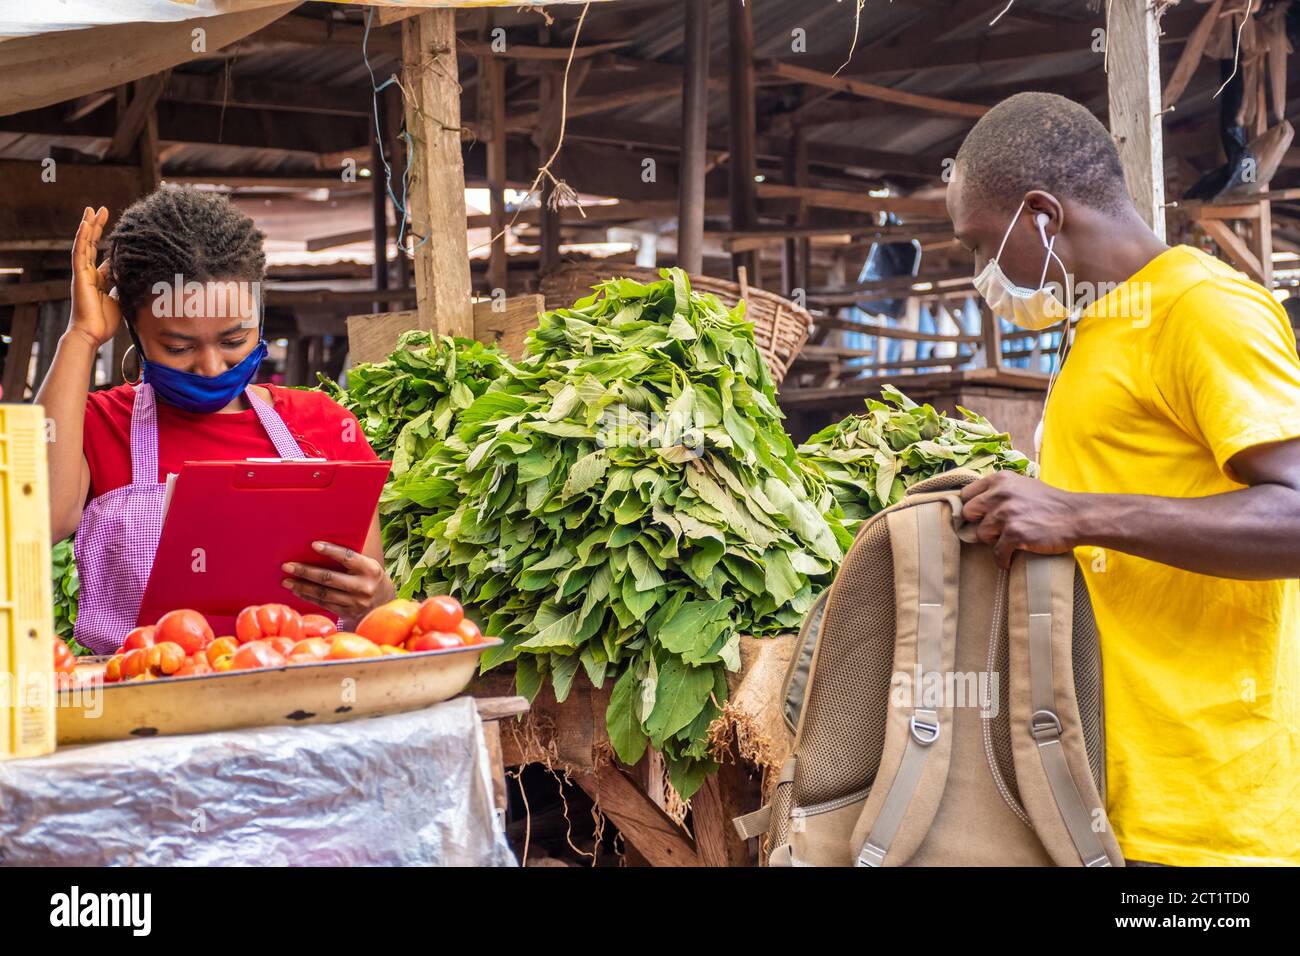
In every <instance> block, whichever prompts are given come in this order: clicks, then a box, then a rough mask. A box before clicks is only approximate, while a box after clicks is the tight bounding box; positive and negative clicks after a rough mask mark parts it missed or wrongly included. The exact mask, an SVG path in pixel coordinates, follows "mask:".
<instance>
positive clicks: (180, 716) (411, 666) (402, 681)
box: [57, 596, 502, 744]
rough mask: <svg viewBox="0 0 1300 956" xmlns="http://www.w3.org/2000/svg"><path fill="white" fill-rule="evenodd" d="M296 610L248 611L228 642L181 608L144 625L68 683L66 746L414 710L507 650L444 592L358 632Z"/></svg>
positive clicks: (62, 725) (375, 614)
mask: <svg viewBox="0 0 1300 956" xmlns="http://www.w3.org/2000/svg"><path fill="white" fill-rule="evenodd" d="M434 601H436V602H437V604H432V603H431V602H434ZM250 612H251V613H250ZM286 612H287V613H286ZM296 614H297V612H295V611H293V610H292V609H291V608H288V607H286V606H284V605H260V606H255V607H253V608H245V609H244V611H243V612H241V614H240V617H239V618H238V619H237V623H236V631H237V634H236V635H229V636H223V637H217V636H216V635H213V634H212V633H211V629H210V628H208V629H207V630H206V631H205V630H204V629H205V628H206V621H204V620H203V618H202V615H199V614H197V612H194V611H189V610H185V609H181V610H178V611H173V612H170V613H169V614H166V615H164V616H163V617H162V618H161V619H160V620H159V622H158V624H157V625H155V626H153V627H151V628H137V629H136V630H135V631H132V632H131V634H130V635H128V637H127V639H126V641H125V642H124V643H123V646H122V648H120V649H119V652H118V653H117V654H114V655H111V656H107V657H98V658H82V659H81V660H80V661H79V662H78V665H77V667H76V670H75V672H74V673H73V674H72V675H69V676H68V677H67V678H65V679H64V680H61V682H60V687H61V690H60V692H59V709H58V712H57V722H58V740H59V743H60V744H81V743H94V742H98V741H106V740H122V739H127V738H130V737H152V736H155V735H159V734H193V733H205V732H210V731H217V730H232V729H235V728H238V727H257V726H266V725H273V724H281V725H283V724H309V723H334V722H337V721H342V720H352V719H356V718H359V717H374V716H380V715H383V714H393V713H400V712H402V711H407V710H415V709H418V708H421V707H428V706H430V705H432V704H436V703H438V702H439V701H443V700H447V699H449V698H451V697H455V696H456V695H457V694H459V693H461V692H462V691H464V690H465V688H466V687H468V686H469V683H470V681H471V680H472V679H473V677H474V672H475V670H477V668H478V663H479V657H480V655H481V654H482V653H483V652H484V651H486V650H488V649H489V648H492V647H496V646H498V645H500V644H501V643H502V642H501V641H500V640H499V639H497V638H488V637H483V636H482V635H481V634H479V633H478V628H477V627H476V626H474V625H473V622H472V621H470V620H469V619H468V618H464V617H463V612H462V611H461V609H460V605H459V604H457V603H456V602H455V601H454V599H452V598H447V597H443V596H439V597H438V598H430V599H428V600H426V601H424V602H415V601H393V602H390V603H389V604H386V605H384V606H382V607H380V608H376V609H375V610H374V611H372V612H371V613H370V614H369V615H367V617H366V618H365V619H363V620H362V621H361V623H360V624H359V625H358V626H357V629H356V631H355V632H346V633H340V632H336V631H331V630H326V629H325V627H324V625H322V624H321V623H320V621H307V620H305V618H300V619H298V620H296V621H295V620H294V615H296ZM312 616H313V615H307V617H312ZM321 621H324V622H325V624H329V625H330V627H332V624H331V623H330V622H329V621H328V619H325V618H321ZM422 621H423V623H424V625H430V624H437V625H438V626H439V627H448V628H449V629H448V630H433V629H432V628H431V627H428V626H422V623H421V622H422ZM462 621H463V622H464V624H465V625H467V626H465V627H463V628H461V627H460V626H459V625H460V624H461V622H462ZM304 634H305V635H307V636H304Z"/></svg>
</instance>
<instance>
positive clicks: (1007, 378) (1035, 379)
mask: <svg viewBox="0 0 1300 956" xmlns="http://www.w3.org/2000/svg"><path fill="white" fill-rule="evenodd" d="M942 363H943V360H938V361H936V362H935V363H934V364H936V365H940V364H942ZM885 382H890V383H892V384H895V385H901V386H902V387H903V388H904V389H906V390H908V391H912V390H918V391H919V390H920V389H922V388H931V387H936V386H938V387H950V386H959V385H1006V386H1010V387H1012V388H1021V389H1025V390H1029V391H1036V392H1041V391H1043V390H1044V389H1045V388H1046V387H1047V374H1046V373H1044V372H1030V371H1027V370H1025V369H1012V368H1004V369H992V368H971V369H961V370H959V371H952V372H933V373H928V374H920V375H907V376H903V375H882V376H875V377H871V378H859V379H853V380H852V381H850V382H846V383H845V384H844V385H842V386H837V387H834V388H783V389H781V392H780V394H779V395H778V399H779V402H780V404H781V406H782V407H798V406H801V405H817V406H831V405H834V404H838V403H841V402H853V403H857V404H859V405H860V403H861V401H862V399H863V398H866V397H869V396H874V395H878V394H880V386H881V385H882V384H883V383H885Z"/></svg>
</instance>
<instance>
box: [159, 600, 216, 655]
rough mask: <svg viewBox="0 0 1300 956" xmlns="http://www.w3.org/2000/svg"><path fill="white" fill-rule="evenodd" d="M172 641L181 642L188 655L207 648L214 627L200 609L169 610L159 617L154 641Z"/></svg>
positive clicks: (174, 642) (210, 641)
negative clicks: (209, 624) (210, 625)
mask: <svg viewBox="0 0 1300 956" xmlns="http://www.w3.org/2000/svg"><path fill="white" fill-rule="evenodd" d="M164 641H171V642H172V643H173V644H179V645H180V646H181V648H182V649H183V650H184V651H185V654H186V656H188V655H190V654H196V653H198V652H199V651H202V650H205V649H206V648H207V646H208V645H209V644H211V643H212V628H211V627H209V626H208V621H207V618H205V617H204V616H203V615H202V614H200V613H199V612H198V611H190V610H180V611H168V612H167V613H166V614H164V615H163V616H162V617H161V618H159V619H158V626H157V628H156V629H155V630H154V643H156V644H161V643H163V642H164Z"/></svg>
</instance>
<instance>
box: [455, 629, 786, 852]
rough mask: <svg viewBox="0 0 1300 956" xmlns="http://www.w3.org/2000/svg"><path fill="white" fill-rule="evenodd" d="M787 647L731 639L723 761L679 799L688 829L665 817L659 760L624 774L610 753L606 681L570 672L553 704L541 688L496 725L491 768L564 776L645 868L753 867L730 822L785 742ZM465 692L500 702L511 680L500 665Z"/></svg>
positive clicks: (762, 785) (766, 777) (771, 777)
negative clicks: (496, 755) (523, 709)
mask: <svg viewBox="0 0 1300 956" xmlns="http://www.w3.org/2000/svg"><path fill="white" fill-rule="evenodd" d="M793 649H794V636H793V635H780V636H777V637H771V638H763V639H757V638H751V637H744V638H742V639H741V668H740V671H739V672H737V673H735V674H728V685H729V688H730V697H729V700H728V703H727V710H726V712H725V713H724V720H723V721H722V722H721V723H722V725H723V726H725V727H727V728H728V731H727V732H726V733H725V734H724V736H723V737H722V738H721V739H719V738H718V737H717V736H716V735H715V738H714V739H715V741H716V742H717V743H718V745H719V746H720V747H722V748H723V749H725V751H726V754H725V757H724V759H723V761H722V762H721V766H720V767H719V769H718V772H717V773H715V774H713V775H711V776H710V777H709V778H708V779H707V780H706V781H705V783H704V784H703V785H702V786H701V787H700V789H699V790H698V791H697V792H696V793H695V795H694V796H693V797H692V798H691V800H690V801H689V804H688V807H689V810H690V828H689V829H688V828H687V827H686V826H685V825H684V824H685V821H682V822H679V820H678V816H680V813H678V814H677V815H674V813H672V812H670V809H671V808H670V807H669V803H670V798H669V795H668V794H667V793H666V790H665V785H664V779H665V778H664V773H663V763H662V758H661V757H660V755H659V754H657V753H656V752H654V751H653V750H647V752H646V755H645V756H644V757H643V758H642V759H641V761H640V762H639V763H638V764H637V765H636V766H634V767H629V766H627V765H625V764H623V763H621V762H620V761H619V760H618V759H617V757H616V756H615V754H614V751H613V747H612V745H611V744H610V742H609V736H608V733H607V731H606V725H605V710H606V708H607V707H608V706H609V695H610V688H611V687H612V685H613V682H612V681H608V680H607V681H606V683H605V686H604V687H603V688H596V687H593V686H592V685H591V683H590V682H589V681H587V680H586V677H585V675H579V677H578V678H577V679H575V680H574V682H573V686H572V688H571V689H570V691H569V696H568V698H567V699H566V700H565V701H564V702H563V703H557V702H556V700H555V697H554V695H553V694H552V693H551V690H550V687H549V685H547V686H545V687H543V688H542V690H541V691H540V692H539V693H538V695H537V697H536V698H535V699H534V700H533V701H532V705H531V707H530V708H529V709H528V713H527V714H526V715H525V719H523V720H520V721H507V722H504V723H500V722H498V725H497V730H498V732H499V734H500V739H499V743H500V748H501V758H500V759H501V763H502V764H503V765H504V766H505V767H519V766H524V765H527V764H533V763H537V764H542V765H544V766H546V767H548V768H551V769H554V770H560V771H563V772H564V773H566V774H567V775H568V776H569V778H570V779H571V780H572V781H573V782H574V783H575V784H577V786H579V787H581V788H582V790H583V791H584V792H585V793H586V794H587V795H588V796H589V797H590V798H591V800H592V802H593V803H595V804H596V806H597V808H598V809H599V811H600V812H601V813H603V814H604V815H605V816H607V817H608V818H609V819H610V820H612V821H613V822H614V824H615V826H617V827H618V829H619V831H620V832H621V833H622V835H623V838H624V841H625V843H626V845H627V846H628V848H629V860H638V861H644V863H646V864H648V865H650V866H753V865H755V864H756V863H757V861H758V852H759V851H758V845H757V841H745V840H742V839H741V838H740V837H739V835H738V834H737V833H736V831H735V828H734V827H733V826H732V825H731V820H732V818H733V817H736V816H739V815H741V814H743V813H748V812H749V811H751V810H755V809H757V808H758V806H759V804H760V803H761V802H762V800H763V799H764V795H765V794H766V793H767V785H768V784H769V783H773V782H774V781H775V776H776V773H777V771H778V770H779V768H780V765H781V763H782V762H783V760H784V759H785V757H786V756H787V755H788V753H789V748H790V746H791V744H792V742H793V740H792V738H793V735H792V734H790V732H789V730H788V728H786V727H785V725H784V723H783V721H782V719H781V716H780V712H781V707H780V701H779V689H780V683H781V678H782V676H783V675H784V673H785V669H786V666H787V664H788V663H789V660H790V655H791V653H792V652H793ZM469 693H470V694H471V695H473V696H474V697H475V698H477V699H478V700H479V701H480V707H482V706H483V705H484V703H486V702H487V701H491V700H500V699H503V698H506V697H508V696H509V695H511V694H513V693H514V673H513V671H512V669H511V668H509V667H508V666H506V667H502V668H499V669H497V670H494V671H491V672H489V673H488V674H485V675H483V676H481V677H479V678H477V679H476V680H475V682H474V683H473V684H472V685H470V688H469ZM516 699H518V700H522V698H516ZM484 726H485V728H486V726H487V725H486V724H485V725H484ZM716 726H718V725H715V727H716ZM489 747H491V744H489ZM677 809H678V810H679V811H680V804H678V806H677Z"/></svg>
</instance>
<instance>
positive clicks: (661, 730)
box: [646, 658, 713, 746]
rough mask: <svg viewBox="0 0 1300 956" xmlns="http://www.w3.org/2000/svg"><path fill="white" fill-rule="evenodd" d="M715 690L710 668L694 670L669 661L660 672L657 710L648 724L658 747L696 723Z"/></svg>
mask: <svg viewBox="0 0 1300 956" xmlns="http://www.w3.org/2000/svg"><path fill="white" fill-rule="evenodd" d="M712 689H713V674H712V672H711V671H710V670H709V668H707V667H691V666H690V665H689V664H684V663H682V662H681V661H680V660H678V659H677V658H669V659H668V660H667V661H666V662H665V663H664V665H663V666H662V667H661V668H660V670H659V680H658V682H657V684H656V689H655V706H654V710H653V711H651V713H650V717H649V719H648V720H647V721H646V731H647V733H649V735H650V740H651V741H652V742H653V743H654V744H655V746H660V745H662V743H663V741H664V740H665V739H666V738H668V737H671V736H672V735H673V734H675V733H677V731H679V730H681V729H682V728H683V727H685V726H686V725H687V724H689V723H690V722H691V721H692V720H694V719H695V716H696V715H697V714H698V713H699V712H700V709H701V708H702V707H703V706H704V702H705V701H706V700H707V699H708V697H709V692H710V691H711V690H712Z"/></svg>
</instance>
